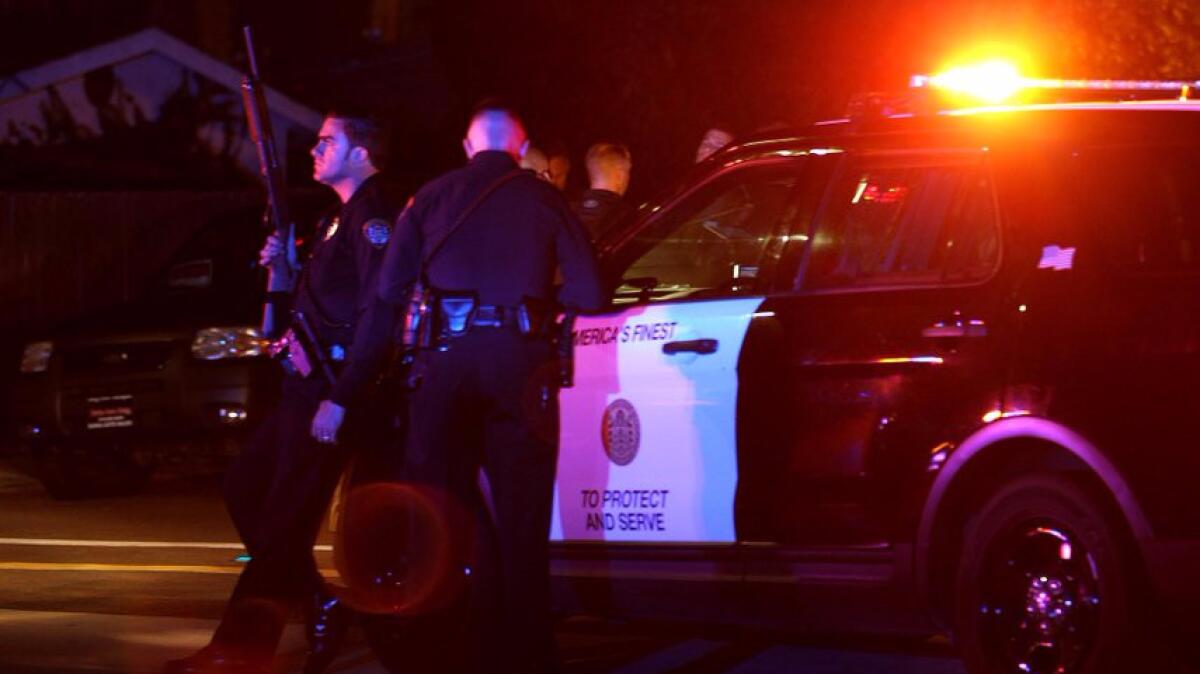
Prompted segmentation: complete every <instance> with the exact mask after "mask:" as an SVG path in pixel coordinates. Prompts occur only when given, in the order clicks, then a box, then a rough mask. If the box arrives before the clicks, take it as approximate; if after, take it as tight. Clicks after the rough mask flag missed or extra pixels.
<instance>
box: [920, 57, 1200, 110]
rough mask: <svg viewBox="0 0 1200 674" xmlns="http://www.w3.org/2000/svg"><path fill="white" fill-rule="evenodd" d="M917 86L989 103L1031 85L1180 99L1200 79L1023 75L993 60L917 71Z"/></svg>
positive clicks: (1196, 85) (998, 101)
mask: <svg viewBox="0 0 1200 674" xmlns="http://www.w3.org/2000/svg"><path fill="white" fill-rule="evenodd" d="M909 86H910V87H912V88H914V89H941V90H945V91H951V92H955V93H960V94H967V95H970V96H973V97H975V98H978V99H982V100H984V101H987V102H989V103H1000V102H1002V101H1004V100H1006V99H1008V98H1010V97H1012V96H1013V95H1014V94H1016V93H1017V92H1020V91H1023V90H1027V89H1040V90H1060V91H1061V90H1073V91H1127V92H1133V91H1175V92H1178V93H1179V100H1187V99H1188V97H1189V95H1190V93H1191V91H1192V89H1194V88H1197V87H1200V80H1190V81H1189V80H1069V79H1046V78H1034V77H1023V76H1021V74H1020V73H1018V72H1017V69H1016V67H1015V66H1013V65H1012V64H1009V63H1005V62H1003V61H989V62H986V63H981V64H978V65H973V66H963V67H960V68H953V69H951V70H947V71H946V72H943V73H938V74H935V75H913V76H912V78H910V79H909Z"/></svg>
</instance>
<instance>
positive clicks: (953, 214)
mask: <svg viewBox="0 0 1200 674" xmlns="http://www.w3.org/2000/svg"><path fill="white" fill-rule="evenodd" d="M833 189H834V192H833V194H832V195H831V199H830V201H829V206H828V207H827V208H826V210H825V212H824V213H823V214H822V215H821V216H820V220H819V222H818V223H817V228H816V234H815V238H814V240H813V241H812V253H811V259H810V262H809V264H808V265H807V268H805V269H803V270H802V273H803V274H804V279H803V285H804V287H806V288H810V289H813V288H816V289H819V288H839V287H855V286H873V285H909V284H914V283H918V284H919V283H940V282H970V281H975V280H980V279H983V278H986V277H987V275H988V274H990V273H991V272H992V270H993V269H994V267H995V265H996V262H997V260H998V257H999V229H998V227H997V223H996V216H995V201H994V199H993V196H992V186H991V184H990V182H989V180H988V179H987V174H986V171H985V169H984V167H983V165H982V163H981V162H978V161H974V160H971V161H963V160H950V161H947V162H944V163H928V162H925V163H913V162H912V160H911V159H909V160H908V163H900V162H898V161H897V160H896V158H865V159H861V160H858V161H856V162H854V163H853V164H851V166H850V168H849V170H848V171H847V172H846V173H845V174H844V175H843V177H842V179H841V180H840V181H838V182H837V183H835V186H834V188H833Z"/></svg>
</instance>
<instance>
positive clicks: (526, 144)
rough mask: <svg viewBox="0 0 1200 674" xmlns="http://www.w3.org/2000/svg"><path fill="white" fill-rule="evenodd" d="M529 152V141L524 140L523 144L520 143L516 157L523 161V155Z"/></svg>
mask: <svg viewBox="0 0 1200 674" xmlns="http://www.w3.org/2000/svg"><path fill="white" fill-rule="evenodd" d="M526 152H529V139H528V138H526V139H525V142H524V143H521V148H520V149H519V150H517V157H519V158H521V159H524V158H525V153H526Z"/></svg>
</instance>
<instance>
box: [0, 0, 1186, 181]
mask: <svg viewBox="0 0 1200 674" xmlns="http://www.w3.org/2000/svg"><path fill="white" fill-rule="evenodd" d="M1198 16H1200V12H1198V11H1197V8H1196V3H1195V2H1181V1H1179V0H1136V1H1132V2H1131V1H1128V0H1088V1H1086V2H1085V1H1082V0H1041V1H1038V2H1034V1H1032V0H1010V1H1007V2H1000V1H988V2H981V1H978V0H975V1H972V0H944V1H933V0H910V1H907V2H905V1H901V0H893V1H889V2H885V1H882V0H847V1H844V2H835V1H833V0H824V1H808V2H805V1H801V0H507V1H501V0H495V1H493V2H476V1H468V0H338V1H336V2H334V1H333V0H320V1H318V0H289V1H282V0H258V1H250V0H244V1H240V2H239V1H237V0H0V44H3V45H4V48H3V49H0V76H2V75H3V74H6V73H12V72H16V71H18V70H20V69H22V68H24V67H29V66H32V65H36V64H38V63H42V62H44V61H46V60H48V59H51V58H56V57H59V56H63V55H66V54H68V53H71V52H73V51H75V50H78V49H81V48H85V47H89V46H93V45H95V44H99V43H101V42H104V41H106V40H111V39H114V38H117V37H120V36H123V35H126V34H128V33H131V32H133V31H136V30H139V29H141V28H144V27H147V26H151V25H153V26H158V27H160V28H162V29H164V30H166V31H168V32H170V33H171V34H173V35H175V36H176V37H179V38H181V39H183V40H186V41H188V42H190V43H192V44H194V45H196V46H198V47H199V48H201V49H202V50H204V51H206V52H209V53H211V54H213V55H214V56H216V57H218V58H221V59H223V60H225V61H227V62H229V63H232V64H235V65H238V66H241V64H243V63H244V58H245V57H244V50H243V49H242V46H241V36H240V26H241V25H243V24H246V23H249V24H251V25H253V26H254V29H255V31H256V34H257V39H258V41H259V51H260V62H261V67H262V70H263V74H264V77H265V79H267V81H269V83H271V84H272V85H273V86H276V87H278V88H280V89H282V90H283V91H285V92H286V93H288V94H289V95H291V96H293V97H294V98H296V99H297V100H298V101H300V102H302V103H304V104H306V105H309V106H310V107H313V108H316V109H324V108H327V107H329V106H332V105H341V104H344V103H347V102H351V103H355V104H369V105H370V106H372V107H374V108H376V109H378V110H380V111H382V112H384V113H385V114H386V115H388V116H389V117H391V118H392V119H393V120H394V121H395V122H396V123H397V125H398V127H399V128H400V131H401V133H400V134H399V135H398V148H399V149H400V151H401V162H400V168H401V169H402V171H403V172H404V173H405V174H407V175H408V176H410V177H411V179H412V181H419V180H420V179H423V178H425V177H428V176H429V175H431V174H433V173H436V172H439V171H441V170H443V169H445V168H448V167H450V166H453V165H456V164H457V163H460V162H461V161H462V155H461V151H460V148H459V143H458V139H459V138H460V136H461V133H462V126H463V122H464V116H465V114H466V111H467V110H468V109H469V108H470V106H471V105H472V104H473V103H474V102H475V101H477V100H478V99H479V98H480V97H482V96H485V95H500V96H503V97H506V98H508V99H510V100H512V101H514V102H516V103H517V104H518V105H519V106H520V107H521V108H522V109H523V110H524V111H525V113H526V115H527V117H528V118H529V121H530V126H531V127H532V129H531V130H532V133H533V136H534V140H535V143H537V144H539V145H542V146H548V147H551V148H554V147H556V146H557V147H562V148H564V149H566V150H567V151H568V152H569V154H570V156H571V158H572V162H573V171H572V176H571V186H572V188H573V189H580V188H581V187H582V186H583V181H584V179H585V178H584V176H583V171H582V162H581V158H582V154H583V152H584V151H585V150H586V148H587V146H588V145H589V144H590V143H591V142H592V141H594V140H596V139H600V138H611V139H617V140H621V141H624V142H626V143H628V144H629V145H630V146H631V148H632V150H633V154H634V162H635V168H634V181H633V188H632V190H633V195H634V196H635V197H637V198H642V197H645V196H647V195H648V194H649V193H650V192H653V191H655V190H657V189H659V188H661V187H662V186H663V185H664V184H666V183H667V182H669V181H670V180H672V179H673V178H674V177H675V176H676V175H677V174H678V173H679V172H681V171H682V170H683V169H685V168H686V166H687V164H688V162H689V160H690V157H691V155H692V153H693V152H694V148H695V146H696V144H697V143H698V140H699V138H700V136H701V134H702V133H703V131H704V129H706V128H708V127H709V126H713V125H724V126H726V127H728V128H730V129H732V130H733V131H735V132H736V133H738V134H745V133H749V132H752V131H754V130H756V129H762V128H770V127H776V126H780V125H791V124H800V123H804V122H808V121H812V120H813V119H815V118H820V117H829V116H836V115H838V114H840V113H841V112H842V110H844V108H845V105H846V103H847V100H848V98H849V96H850V95H851V94H852V93H854V92H861V91H865V90H879V89H897V88H900V87H902V86H904V84H905V82H906V79H907V77H908V76H909V75H911V74H912V73H915V72H928V71H930V70H932V69H936V68H937V67H938V66H940V65H941V64H943V63H946V62H947V60H949V59H953V58H956V57H960V56H962V55H963V54H966V53H969V52H971V50H972V49H973V48H974V47H976V46H978V45H992V46H996V45H999V46H1000V47H1001V49H1002V50H1004V51H1008V52H1010V53H1016V54H1017V55H1018V56H1021V57H1024V60H1025V61H1026V63H1027V64H1030V65H1032V66H1033V68H1034V69H1035V70H1037V71H1039V72H1038V73H1037V74H1042V75H1055V76H1079V77H1196V76H1197V75H1200V66H1197V65H1195V64H1200V48H1198V40H1200V38H1198V37H1197V36H1200V30H1197V28H1200V23H1198ZM173 187H178V186H173ZM2 188H3V186H2V185H0V189H2Z"/></svg>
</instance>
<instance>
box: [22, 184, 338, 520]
mask: <svg viewBox="0 0 1200 674" xmlns="http://www.w3.org/2000/svg"><path fill="white" fill-rule="evenodd" d="M301 196H302V197H305V198H304V200H303V201H302V202H301V204H300V206H302V207H303V210H302V212H307V211H314V212H315V210H316V208H315V205H316V201H317V200H316V199H315V198H310V197H308V196H307V195H301ZM310 201H311V202H313V203H312V204H309V203H308V202H310ZM307 219H308V218H306V219H305V220H307ZM258 221H259V214H258V213H255V212H249V211H242V212H234V213H231V214H228V215H226V216H225V217H222V218H220V219H218V220H215V221H213V222H212V223H210V224H209V225H207V226H205V227H204V228H202V229H201V230H200V231H199V232H198V233H197V234H196V235H195V236H194V237H193V238H192V239H191V240H190V241H189V242H188V243H187V244H185V245H184V246H183V247H182V248H181V249H180V251H179V252H178V253H177V254H176V255H175V256H174V258H173V260H172V261H171V263H170V264H169V265H168V266H167V268H166V269H165V270H164V271H163V273H162V274H160V275H159V277H158V278H157V279H156V280H155V281H154V282H153V283H152V284H151V286H150V288H149V290H148V292H147V293H146V296H145V297H143V298H142V299H140V300H139V301H137V302H135V303H132V304H130V305H125V306H119V307H115V308H112V309H107V310H104V311H100V312H98V313H95V314H93V315H89V316H86V317H84V318H80V319H76V320H72V321H69V322H68V323H66V324H64V325H61V326H58V327H57V328H55V329H54V330H53V331H51V332H50V333H49V334H47V335H45V336H44V338H42V339H38V340H36V341H31V342H29V343H27V344H25V346H24V350H23V354H22V358H21V364H20V373H19V374H18V376H17V378H16V380H15V382H14V383H13V387H12V400H13V409H12V411H11V414H12V417H13V418H14V419H15V423H16V430H17V433H18V436H19V439H20V441H21V444H22V445H23V447H24V448H25V449H27V450H28V451H29V453H30V456H31V457H32V459H33V464H34V466H35V468H36V475H37V477H38V478H39V479H40V480H41V481H42V483H43V484H44V485H45V487H46V489H47V490H48V491H49V493H50V494H51V495H52V496H54V497H56V498H72V497H80V496H88V495H95V494H111V493H129V492H133V491H137V490H138V489H140V488H142V487H143V486H144V485H145V484H146V481H147V480H148V479H149V477H150V476H151V473H152V472H153V470H154V468H155V467H156V466H159V465H162V463H163V462H180V461H186V462H196V461H200V460H204V461H210V460H211V461H213V462H215V463H217V464H220V463H221V462H223V461H224V459H226V458H227V457H229V456H232V455H233V454H236V452H237V451H238V448H239V446H240V442H241V441H242V440H243V439H244V438H245V437H246V435H247V434H248V433H249V432H250V431H251V430H252V429H253V428H254V427H255V425H256V424H257V422H258V421H259V420H260V419H262V417H263V416H264V415H265V414H266V412H267V411H268V410H269V409H270V406H271V402H272V400H273V399H274V396H275V395H276V394H277V388H278V387H277V381H278V376H279V373H278V371H277V370H278V367H277V366H276V364H274V363H272V362H271V361H270V360H269V358H268V357H267V356H266V354H265V352H264V348H263V347H264V346H265V342H264V341H263V340H262V339H261V336H260V335H259V333H258V329H257V325H258V323H259V321H260V319H261V308H262V304H261V303H262V292H263V276H262V273H263V272H262V271H261V270H260V269H259V267H258V266H257V250H258V248H259V246H260V245H261V244H262V240H263V237H264V233H263V229H262V227H261V226H260V225H259V222H258Z"/></svg>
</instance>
